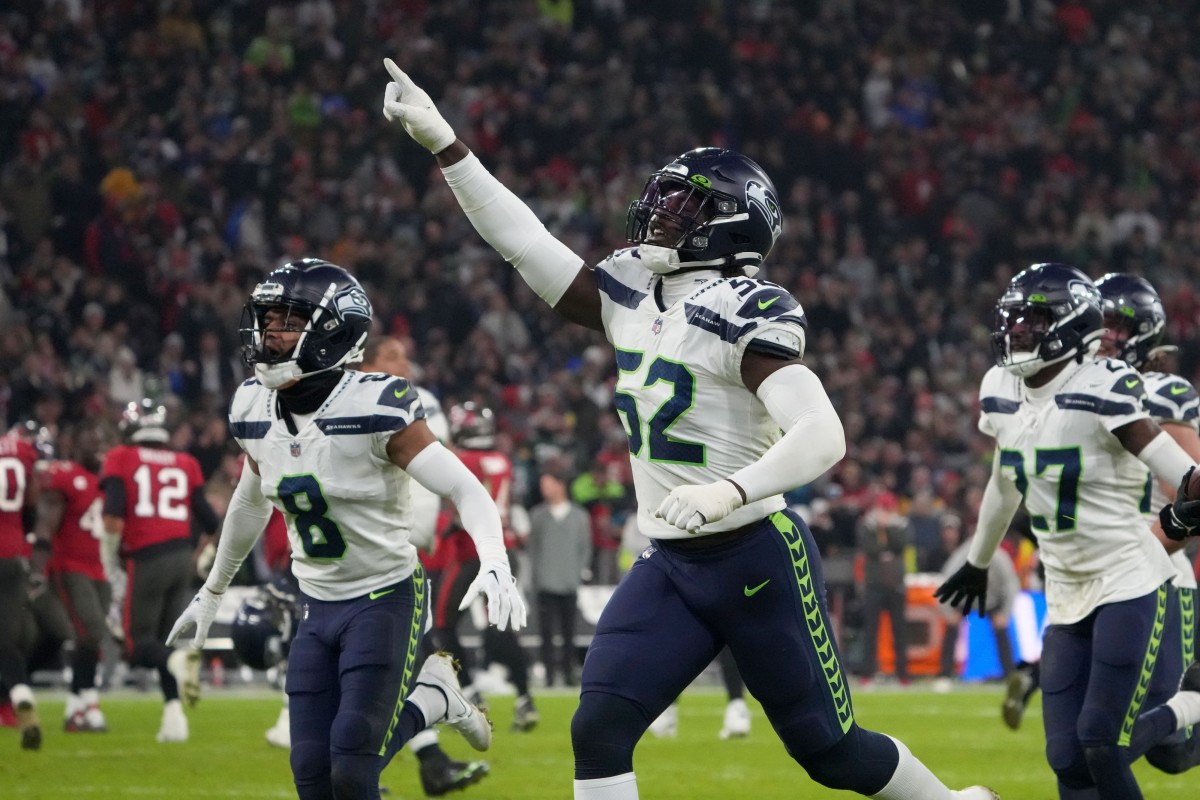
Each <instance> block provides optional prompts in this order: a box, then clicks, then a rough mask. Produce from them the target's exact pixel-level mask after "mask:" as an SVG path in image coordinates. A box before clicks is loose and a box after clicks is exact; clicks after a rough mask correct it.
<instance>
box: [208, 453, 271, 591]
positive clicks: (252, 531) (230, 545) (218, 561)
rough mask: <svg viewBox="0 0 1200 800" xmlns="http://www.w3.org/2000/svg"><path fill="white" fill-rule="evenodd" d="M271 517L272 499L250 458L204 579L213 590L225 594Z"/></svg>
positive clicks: (243, 469)
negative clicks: (264, 492) (210, 568)
mask: <svg viewBox="0 0 1200 800" xmlns="http://www.w3.org/2000/svg"><path fill="white" fill-rule="evenodd" d="M270 518H271V501H270V500H268V499H267V498H266V496H265V495H264V494H263V493H262V485H261V484H260V483H259V478H258V475H256V474H255V473H254V470H252V469H251V468H250V462H249V460H247V461H246V463H245V464H243V465H242V477H241V478H240V479H239V480H238V483H237V487H236V488H234V490H233V497H231V498H230V499H229V508H228V509H226V511H225V524H224V525H222V526H221V538H220V540H219V541H218V542H217V555H216V557H215V560H214V561H213V566H212V571H211V572H210V573H208V579H207V580H205V581H204V585H205V587H207V588H208V590H209V591H210V592H212V593H213V594H222V593H223V592H224V591H225V590H226V589H227V588H229V583H230V581H232V580H233V576H234V575H236V574H237V571H238V568H239V567H241V566H242V562H243V561H245V560H246V556H248V555H250V550H251V549H253V547H254V543H255V542H257V541H258V537H259V536H261V535H262V532H263V529H264V528H266V527H267V520H269V519H270Z"/></svg>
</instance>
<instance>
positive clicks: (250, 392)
mask: <svg viewBox="0 0 1200 800" xmlns="http://www.w3.org/2000/svg"><path fill="white" fill-rule="evenodd" d="M261 386H262V384H261V383H260V382H259V381H258V379H257V378H250V379H249V380H246V381H243V382H242V385H241V386H239V387H238V388H237V391H235V392H234V393H233V399H232V400H231V401H230V402H229V433H230V435H231V436H233V438H234V439H235V440H236V441H237V443H238V446H239V447H241V448H242V449H243V450H246V449H247V445H246V442H247V440H252V439H261V438H263V437H264V436H266V435H267V431H269V430H270V428H271V422H270V419H269V418H268V417H267V416H266V414H265V409H262V411H263V412H264V413H260V414H258V415H255V414H254V413H253V412H254V406H255V403H256V401H257V400H258V398H259V397H261V396H262V392H260V391H259V387H261ZM256 416H257V418H256ZM247 452H249V451H248V450H247Z"/></svg>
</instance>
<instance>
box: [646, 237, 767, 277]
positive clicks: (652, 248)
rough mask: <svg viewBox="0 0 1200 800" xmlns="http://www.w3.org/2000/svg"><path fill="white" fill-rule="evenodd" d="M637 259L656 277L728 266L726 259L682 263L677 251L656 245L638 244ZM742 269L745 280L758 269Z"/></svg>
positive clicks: (745, 267)
mask: <svg viewBox="0 0 1200 800" xmlns="http://www.w3.org/2000/svg"><path fill="white" fill-rule="evenodd" d="M637 252H638V257H639V258H640V259H641V261H642V266H644V267H645V268H646V269H648V270H650V271H651V272H653V273H655V274H657V275H677V274H680V273H686V272H691V271H693V270H698V269H725V268H726V267H728V266H730V264H729V259H727V258H714V259H710V260H708V261H682V260H680V258H679V251H678V250H676V249H675V248H674V247H663V246H661V245H657V244H639V245H638V247H637ZM741 267H742V269H743V270H744V271H745V273H746V277H747V278H753V277H754V276H755V275H757V274H758V267H757V266H753V265H749V264H743V265H741Z"/></svg>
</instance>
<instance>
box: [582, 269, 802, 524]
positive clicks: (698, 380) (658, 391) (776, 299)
mask: <svg viewBox="0 0 1200 800" xmlns="http://www.w3.org/2000/svg"><path fill="white" fill-rule="evenodd" d="M596 277H597V282H598V284H599V288H600V298H601V306H602V309H601V311H602V316H603V321H604V332H605V335H606V336H607V337H608V340H609V341H610V342H612V344H613V347H614V348H616V358H617V368H618V370H619V375H618V377H617V385H616V393H615V399H614V402H613V406H614V408H615V409H616V410H617V412H618V414H619V416H620V417H621V420H622V422H623V423H624V425H625V432H626V434H627V435H628V437H629V453H630V461H631V463H632V466H633V481H634V488H635V491H636V494H637V505H638V527H639V529H640V530H641V532H642V533H643V534H645V535H646V536H648V537H650V538H653V539H682V538H690V536H691V535H690V534H688V533H687V532H685V531H682V530H679V529H678V528H676V527H675V526H673V525H669V524H667V523H666V522H664V521H663V520H661V519H658V518H656V517H655V516H654V511H655V509H657V508H658V506H659V504H660V503H661V502H662V500H663V498H664V497H666V496H667V494H668V493H669V492H670V491H671V490H672V489H674V488H676V487H677V486H681V485H683V484H704V483H712V482H714V481H719V480H721V479H723V478H726V477H728V476H729V475H732V474H733V473H734V472H736V471H737V470H739V469H741V468H742V467H744V466H746V465H748V464H751V463H753V462H754V461H757V460H758V459H759V458H760V457H761V456H762V454H763V453H764V452H765V451H766V450H767V448H768V447H770V446H771V445H772V444H774V443H775V442H776V441H777V440H778V439H779V437H780V436H781V431H780V430H779V426H778V425H776V424H775V422H773V421H772V420H771V417H770V415H769V414H768V413H767V410H766V408H765V407H764V406H763V404H762V402H761V401H760V400H759V399H758V398H757V397H756V396H755V395H754V394H753V393H751V392H750V391H749V390H748V389H746V386H745V384H743V383H742V376H741V366H742V356H743V355H744V354H745V352H746V346H747V345H748V344H749V343H750V341H751V340H753V339H755V338H758V337H765V338H764V341H766V340H771V339H775V340H778V341H779V342H783V343H788V342H792V343H794V346H795V348H796V349H795V350H793V351H792V354H793V355H797V354H801V355H802V354H803V343H804V312H803V310H802V309H801V308H800V305H799V303H797V302H796V299H795V298H794V297H792V295H791V294H789V293H788V292H787V290H785V289H783V288H782V287H780V286H777V285H775V284H773V283H768V282H766V281H761V280H754V279H752V278H745V277H736V278H719V279H713V280H708V281H704V282H702V283H698V284H697V288H696V290H695V291H693V292H692V293H691V294H690V295H688V296H687V297H685V298H684V299H681V300H679V301H677V302H676V303H674V304H673V305H672V306H671V307H670V308H669V309H667V310H666V311H662V310H660V309H659V305H658V300H657V298H656V296H655V289H656V288H657V287H658V286H659V281H658V276H656V275H655V274H654V273H652V272H650V271H649V270H648V269H646V268H645V267H643V266H642V264H641V260H640V259H639V258H638V256H637V251H636V249H626V250H619V251H617V252H616V253H613V255H611V256H610V257H609V258H607V259H606V260H605V261H603V262H602V263H601V264H599V265H598V266H597V267H596ZM766 346H768V347H769V346H770V345H766ZM779 347H780V348H781V354H785V351H786V346H785V345H779ZM783 508H784V501H783V496H782V495H774V496H772V497H767V498H764V499H762V500H758V501H756V502H753V503H749V504H747V505H745V506H743V507H742V508H739V509H738V510H736V511H734V512H733V513H732V514H730V515H729V516H727V517H725V518H724V519H721V520H718V521H717V522H714V523H710V524H708V525H705V526H703V527H702V528H701V529H700V535H704V534H708V533H716V532H718V531H726V530H732V529H734V528H739V527H741V526H743V525H747V524H749V523H751V522H754V521H756V520H759V519H762V518H763V517H765V516H767V515H768V514H771V513H773V512H776V511H780V510H782V509H783Z"/></svg>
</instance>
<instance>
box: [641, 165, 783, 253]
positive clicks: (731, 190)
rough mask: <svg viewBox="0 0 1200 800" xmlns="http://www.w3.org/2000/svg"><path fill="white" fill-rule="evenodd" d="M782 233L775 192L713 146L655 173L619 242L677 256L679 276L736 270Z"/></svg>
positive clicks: (756, 169)
mask: <svg viewBox="0 0 1200 800" xmlns="http://www.w3.org/2000/svg"><path fill="white" fill-rule="evenodd" d="M782 232H783V214H782V213H781V211H780V208H779V196H778V194H776V192H775V185H774V184H773V183H771V179H770V178H769V177H767V173H766V172H764V171H763V168H762V167H760V166H759V165H758V164H755V163H754V162H753V161H751V160H750V159H748V158H746V157H745V156H744V155H742V154H741V153H738V152H735V151H733V150H725V149H723V148H719V147H701V148H697V149H696V150H690V151H688V152H686V153H684V154H683V155H681V156H679V157H678V158H676V159H675V160H674V161H672V162H671V163H670V164H667V165H666V166H665V167H663V168H662V169H660V170H658V171H657V172H655V173H654V174H653V175H651V176H650V179H649V180H648V181H646V186H645V188H644V189H642V195H641V197H639V198H638V199H637V200H635V201H633V202H632V203H631V204H630V205H629V211H628V212H627V215H626V224H625V236H626V238H628V239H629V241H630V242H633V243H634V244H652V245H658V246H660V247H666V248H671V249H674V250H676V251H678V253H679V259H680V261H681V262H682V263H681V264H680V267H679V268H680V269H694V268H700V267H708V268H712V267H721V268H725V267H735V266H739V267H743V268H745V269H746V273H747V274H748V275H753V274H754V273H756V272H758V266H759V264H761V263H762V261H763V259H764V258H766V257H767V253H769V252H771V248H772V247H773V246H774V245H775V241H776V240H777V239H778V238H779V235H780V234H781V233H782Z"/></svg>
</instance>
